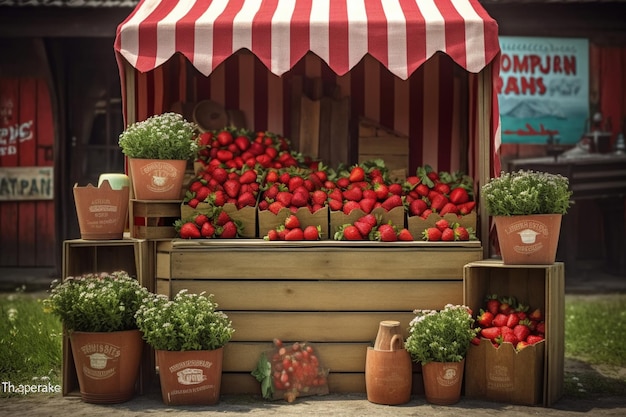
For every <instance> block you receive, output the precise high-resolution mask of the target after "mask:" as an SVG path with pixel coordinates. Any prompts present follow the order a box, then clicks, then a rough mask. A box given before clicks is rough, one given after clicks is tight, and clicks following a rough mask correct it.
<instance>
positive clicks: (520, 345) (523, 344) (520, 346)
mask: <svg viewBox="0 0 626 417" xmlns="http://www.w3.org/2000/svg"><path fill="white" fill-rule="evenodd" d="M528 346H529V345H528V342H526V341H524V340H520V341H519V342H517V345H515V350H517V351H518V352H519V351H520V350H522V349H524V348H525V347H528Z"/></svg>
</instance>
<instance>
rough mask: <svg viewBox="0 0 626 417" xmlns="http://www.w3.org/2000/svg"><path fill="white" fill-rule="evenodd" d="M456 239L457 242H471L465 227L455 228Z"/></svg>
mask: <svg viewBox="0 0 626 417" xmlns="http://www.w3.org/2000/svg"><path fill="white" fill-rule="evenodd" d="M454 238H455V239H456V240H462V241H467V240H470V234H469V232H468V230H467V229H466V228H465V227H463V226H456V227H455V228H454Z"/></svg>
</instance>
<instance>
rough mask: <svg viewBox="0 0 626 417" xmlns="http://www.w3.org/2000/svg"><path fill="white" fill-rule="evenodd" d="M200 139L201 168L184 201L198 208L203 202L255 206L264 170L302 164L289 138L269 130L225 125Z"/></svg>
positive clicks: (198, 139) (199, 161) (198, 141)
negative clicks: (254, 129)
mask: <svg viewBox="0 0 626 417" xmlns="http://www.w3.org/2000/svg"><path fill="white" fill-rule="evenodd" d="M196 141H197V143H198V146H199V147H198V157H197V159H196V163H197V164H200V166H201V168H200V169H198V170H197V173H196V177H195V178H193V179H192V180H191V181H190V183H189V187H188V191H187V193H186V195H185V198H184V201H183V202H184V203H185V204H188V205H189V206H190V207H191V208H194V209H195V208H196V207H197V206H198V204H199V203H211V204H212V205H213V206H217V207H222V206H223V205H224V204H226V203H232V204H235V205H236V206H237V208H238V209H241V208H243V207H255V206H256V204H257V197H258V193H259V188H260V182H261V177H262V175H263V174H264V170H266V169H269V168H276V169H278V168H282V167H288V166H298V165H299V164H300V160H299V159H298V158H297V157H298V154H296V153H293V152H291V150H290V149H289V142H288V141H287V139H285V138H283V137H281V136H279V135H275V134H272V133H269V132H258V133H256V134H255V133H253V132H249V131H246V130H241V129H239V130H237V129H233V128H225V129H222V130H220V131H217V132H204V133H201V134H200V135H199V136H198V138H197V139H196Z"/></svg>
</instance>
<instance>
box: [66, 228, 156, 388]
mask: <svg viewBox="0 0 626 417" xmlns="http://www.w3.org/2000/svg"><path fill="white" fill-rule="evenodd" d="M154 253H155V242H150V241H148V240H145V239H133V238H130V237H129V236H125V237H124V239H119V240H84V239H75V240H66V241H65V242H63V271H62V277H63V279H65V278H67V277H70V276H79V275H83V274H87V273H96V272H114V271H120V270H122V271H126V272H128V274H129V275H130V276H132V277H136V278H137V280H138V281H139V283H140V284H141V285H143V286H144V287H146V288H147V289H148V290H149V291H154V278H153V277H154V269H155V268H154ZM153 358H154V353H153V350H152V349H151V348H150V347H149V346H148V345H147V344H146V345H144V352H143V361H142V364H141V371H140V378H139V384H138V387H137V391H138V393H142V392H143V391H144V390H145V388H146V387H147V386H148V385H149V384H150V383H151V381H152V380H153V379H154V378H155V376H156V374H155V371H154V360H153ZM62 372H63V374H62V375H63V382H62V389H61V392H62V395H64V396H79V395H80V392H79V389H78V377H77V375H76V368H75V366H74V360H73V358H72V347H71V345H70V341H69V338H68V337H67V333H66V331H65V329H64V330H63V370H62Z"/></svg>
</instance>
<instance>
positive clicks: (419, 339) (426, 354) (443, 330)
mask: <svg viewBox="0 0 626 417" xmlns="http://www.w3.org/2000/svg"><path fill="white" fill-rule="evenodd" d="M413 313H414V314H415V318H413V320H411V322H410V323H409V337H408V338H407V339H406V341H405V343H404V346H405V348H406V350H407V351H408V352H409V354H410V355H411V359H412V360H413V362H417V363H421V364H422V365H424V364H426V363H429V362H460V361H462V360H463V359H464V358H465V356H466V354H467V350H468V349H469V346H470V343H471V342H472V339H474V337H476V335H477V333H478V332H479V331H480V329H478V328H476V329H475V328H474V319H473V317H472V312H471V310H470V309H469V307H467V306H464V305H452V304H447V305H446V306H445V307H444V308H443V309H442V310H415V311H414V312H413Z"/></svg>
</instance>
